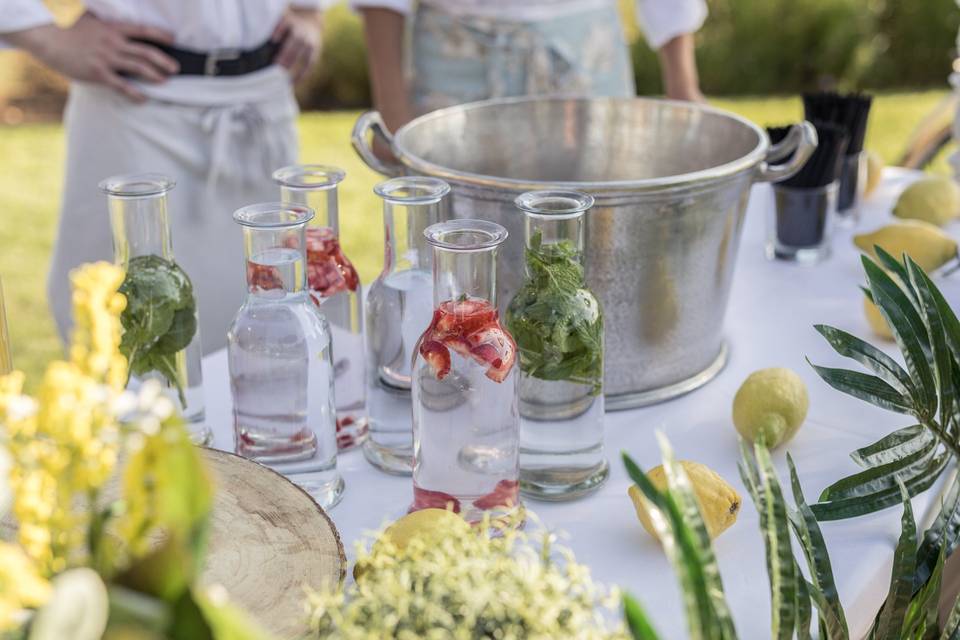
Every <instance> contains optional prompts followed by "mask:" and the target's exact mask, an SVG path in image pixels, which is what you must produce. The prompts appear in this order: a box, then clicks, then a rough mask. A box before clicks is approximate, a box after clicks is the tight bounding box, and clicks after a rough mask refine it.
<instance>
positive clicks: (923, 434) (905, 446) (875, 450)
mask: <svg viewBox="0 0 960 640" xmlns="http://www.w3.org/2000/svg"><path fill="white" fill-rule="evenodd" d="M935 440H936V436H934V435H933V434H931V433H930V432H929V431H928V430H927V429H925V428H924V427H923V425H919V424H915V425H912V426H909V427H904V428H903V429H898V430H897V431H894V432H893V433H891V434H889V435H887V436H884V437H883V438H881V439H880V440H877V441H876V442H874V443H873V444H871V445H868V446H866V447H863V448H861V449H857V450H856V451H854V452H853V453H851V454H850V457H851V458H853V461H854V462H856V463H857V464H858V465H860V466H861V467H873V466H876V465H881V464H888V463H890V462H896V461H897V460H900V459H901V458H903V457H905V456H909V455H911V454H912V453H914V452H915V451H917V450H919V449H922V448H924V447H926V446H927V444H928V443H929V442H931V441H935Z"/></svg>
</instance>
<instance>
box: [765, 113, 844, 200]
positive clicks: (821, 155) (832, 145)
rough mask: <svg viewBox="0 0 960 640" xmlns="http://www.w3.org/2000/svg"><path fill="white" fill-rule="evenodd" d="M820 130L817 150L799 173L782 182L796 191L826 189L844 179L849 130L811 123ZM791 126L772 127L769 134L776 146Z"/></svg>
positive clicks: (816, 122)
mask: <svg viewBox="0 0 960 640" xmlns="http://www.w3.org/2000/svg"><path fill="white" fill-rule="evenodd" d="M811 123H812V124H813V126H814V128H816V130H817V140H818V142H817V148H816V150H815V151H814V152H813V154H812V155H811V156H810V159H809V160H807V163H806V164H805V165H803V168H801V169H800V171H798V172H797V173H796V174H794V175H793V176H791V177H790V178H787V179H786V180H783V181H781V182H779V183H778V184H781V185H783V186H785V187H790V188H793V189H810V188H816V187H823V186H826V185H828V184H830V183H831V182H833V181H834V180H837V179H838V178H839V177H840V169H841V167H842V165H843V157H844V154H845V153H846V152H847V146H848V143H849V137H848V136H847V133H846V131H845V130H844V129H843V128H842V127H840V126H838V125H836V124H833V123H830V122H824V121H821V120H811ZM789 131H790V127H768V128H767V135H768V136H770V141H771V142H772V143H774V144H776V143H778V142H780V141H782V140H783V139H784V138H785V137H786V135H787V132H789Z"/></svg>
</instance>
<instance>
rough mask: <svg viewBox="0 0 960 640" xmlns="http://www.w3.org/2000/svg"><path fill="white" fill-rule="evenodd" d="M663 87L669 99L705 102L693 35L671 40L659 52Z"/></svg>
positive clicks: (685, 34)
mask: <svg viewBox="0 0 960 640" xmlns="http://www.w3.org/2000/svg"><path fill="white" fill-rule="evenodd" d="M657 57H658V58H659V59H660V72H661V74H663V87H664V91H665V92H666V94H667V97H668V98H672V99H674V100H690V101H691V102H703V101H704V98H703V94H702V93H700V77H699V76H698V75H697V59H696V57H695V55H694V42H693V34H692V33H684V34H681V35H679V36H676V37H674V38H671V39H670V40H668V41H667V42H666V44H664V45H663V46H662V47H660V49H659V50H658V51H657Z"/></svg>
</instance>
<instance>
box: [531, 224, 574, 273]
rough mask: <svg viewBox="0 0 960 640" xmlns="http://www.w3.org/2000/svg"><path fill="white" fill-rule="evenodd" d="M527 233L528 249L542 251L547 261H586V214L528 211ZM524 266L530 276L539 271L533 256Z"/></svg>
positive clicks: (539, 252) (536, 251)
mask: <svg viewBox="0 0 960 640" xmlns="http://www.w3.org/2000/svg"><path fill="white" fill-rule="evenodd" d="M524 236H525V238H526V246H527V250H528V251H531V252H534V253H537V254H540V255H541V256H542V259H543V261H546V262H552V261H555V260H562V261H564V262H565V263H567V264H569V263H570V262H573V263H576V264H582V262H583V215H582V214H581V215H578V216H574V217H564V218H559V217H558V218H555V217H551V216H541V215H529V214H526V215H524ZM524 269H525V271H526V274H527V277H533V276H535V275H536V274H535V273H534V271H533V269H534V265H532V264H531V261H530V260H529V259H528V260H526V261H525V266H524ZM581 275H582V274H581Z"/></svg>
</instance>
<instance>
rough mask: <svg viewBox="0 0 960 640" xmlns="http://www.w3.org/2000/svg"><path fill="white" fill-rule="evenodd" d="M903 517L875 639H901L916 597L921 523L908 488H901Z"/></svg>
mask: <svg viewBox="0 0 960 640" xmlns="http://www.w3.org/2000/svg"><path fill="white" fill-rule="evenodd" d="M901 498H902V500H903V516H902V517H901V519H900V540H899V542H897V548H896V550H895V551H894V554H893V570H892V572H891V575H890V590H889V591H888V592H887V599H886V601H885V602H884V603H883V609H882V610H881V611H880V616H879V617H878V618H877V621H876V624H875V627H874V629H873V633H872V634H871V638H873V639H875V640H900V638H901V634H902V631H903V628H904V621H905V619H906V616H907V609H908V607H909V606H910V601H911V599H912V596H913V571H914V568H915V567H916V559H917V526H916V523H915V522H914V520H913V508H912V507H911V505H910V496H909V494H908V493H907V489H906V487H901Z"/></svg>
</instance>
